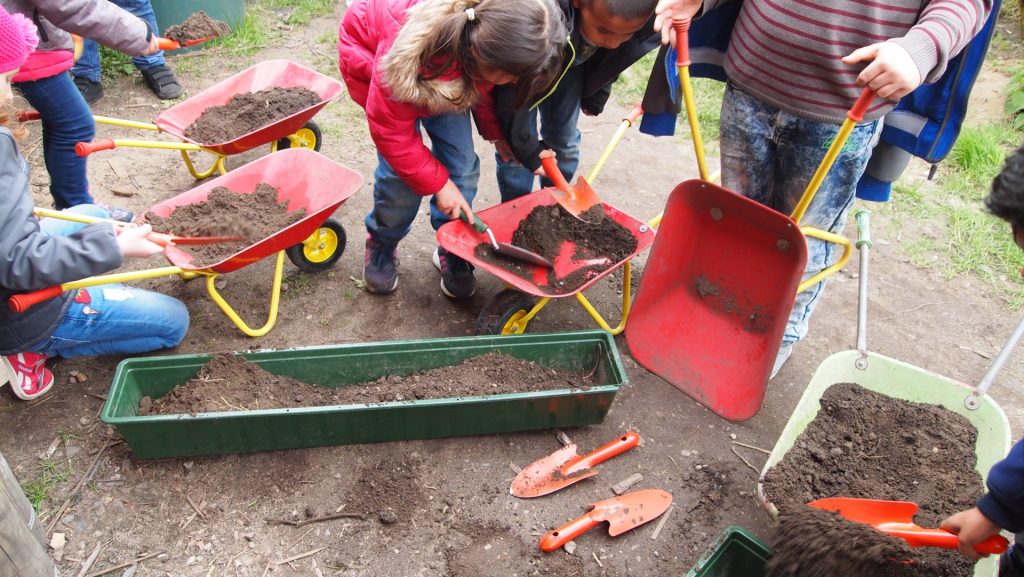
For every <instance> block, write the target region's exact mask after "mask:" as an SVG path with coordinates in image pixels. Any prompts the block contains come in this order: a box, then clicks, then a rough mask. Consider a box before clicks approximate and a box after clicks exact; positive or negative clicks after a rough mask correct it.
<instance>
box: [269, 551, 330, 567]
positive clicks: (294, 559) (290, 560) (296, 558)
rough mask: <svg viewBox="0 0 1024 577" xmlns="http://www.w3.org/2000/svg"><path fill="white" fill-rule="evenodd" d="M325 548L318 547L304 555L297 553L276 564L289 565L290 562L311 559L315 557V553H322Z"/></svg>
mask: <svg viewBox="0 0 1024 577" xmlns="http://www.w3.org/2000/svg"><path fill="white" fill-rule="evenodd" d="M326 548H327V547H326V546H324V547H318V548H316V549H313V550H312V551H306V552H305V553H299V554H298V555H293V556H291V557H289V558H287V559H281V560H280V561H278V562H277V564H278V565H284V564H285V563H291V562H292V561H298V560H299V559H305V558H306V557H311V556H313V555H316V554H317V553H319V552H321V551H323V550H324V549H326Z"/></svg>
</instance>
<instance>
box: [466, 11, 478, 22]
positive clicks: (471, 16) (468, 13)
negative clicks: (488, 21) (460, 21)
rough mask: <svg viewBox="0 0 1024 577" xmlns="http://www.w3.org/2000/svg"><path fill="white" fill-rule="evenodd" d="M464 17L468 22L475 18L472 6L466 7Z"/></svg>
mask: <svg viewBox="0 0 1024 577" xmlns="http://www.w3.org/2000/svg"><path fill="white" fill-rule="evenodd" d="M466 19H467V20H469V21H470V22H472V21H474V20H476V10H473V9H472V8H466Z"/></svg>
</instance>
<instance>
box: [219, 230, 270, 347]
mask: <svg viewBox="0 0 1024 577" xmlns="http://www.w3.org/2000/svg"><path fill="white" fill-rule="evenodd" d="M284 256H285V251H283V250H282V251H278V253H277V261H276V262H275V263H274V286H273V288H272V289H271V293H270V314H269V315H268V317H267V322H266V324H264V325H263V326H262V327H260V328H258V329H253V328H251V327H250V326H249V325H248V324H246V322H245V321H244V320H242V317H240V316H238V313H236V312H235V309H233V308H231V305H230V304H228V301H226V300H224V297H222V296H221V295H220V292H218V291H217V287H216V286H214V283H215V282H216V280H217V276H218V275H217V274H210V275H208V276H207V277H206V292H208V293H210V298H212V299H213V302H215V303H217V306H218V307H220V310H221V311H223V312H224V314H225V315H227V316H228V318H229V319H231V321H232V322H233V323H235V326H236V327H238V330H240V331H242V332H243V333H244V334H245V335H246V336H250V337H262V336H263V335H265V334H267V333H269V332H270V329H272V328H274V323H276V322H277V308H278V305H279V304H280V302H281V279H282V277H283V276H284Z"/></svg>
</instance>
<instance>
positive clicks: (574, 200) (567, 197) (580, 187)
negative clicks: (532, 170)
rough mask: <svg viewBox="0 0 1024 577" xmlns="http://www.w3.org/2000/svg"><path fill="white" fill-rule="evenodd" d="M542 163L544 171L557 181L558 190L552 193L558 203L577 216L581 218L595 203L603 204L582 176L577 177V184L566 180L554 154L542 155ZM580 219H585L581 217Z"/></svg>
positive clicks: (552, 179)
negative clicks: (574, 184)
mask: <svg viewBox="0 0 1024 577" xmlns="http://www.w3.org/2000/svg"><path fill="white" fill-rule="evenodd" d="M540 164H541V166H543V167H544V172H545V173H546V174H547V175H548V178H550V179H551V182H554V183H555V188H557V189H558V192H555V193H552V196H554V197H555V200H557V201H558V204H560V205H562V206H563V207H564V208H565V210H567V211H569V213H570V214H572V215H573V216H575V217H576V218H580V214H581V213H583V212H586V211H587V210H589V209H590V208H591V207H593V206H594V205H595V204H601V199H600V198H598V197H597V193H596V192H594V189H593V188H590V185H589V184H587V181H586V179H585V178H583V177H582V176H581V177H579V178H577V179H576V186H572V185H570V184H569V181H567V180H565V176H563V175H562V171H561V170H559V169H558V161H557V159H555V157H554V156H548V157H541V159H540ZM580 220H583V219H582V218H580Z"/></svg>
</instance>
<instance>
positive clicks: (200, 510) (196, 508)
mask: <svg viewBox="0 0 1024 577" xmlns="http://www.w3.org/2000/svg"><path fill="white" fill-rule="evenodd" d="M185 500H186V501H188V504H189V506H191V507H192V510H193V511H195V512H196V515H199V517H200V518H202V519H203V520H204V521H205V520H206V513H204V512H203V508H202V507H200V506H199V505H196V502H195V501H193V500H192V497H189V496H188V495H187V494H186V495H185ZM204 502H205V501H204Z"/></svg>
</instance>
